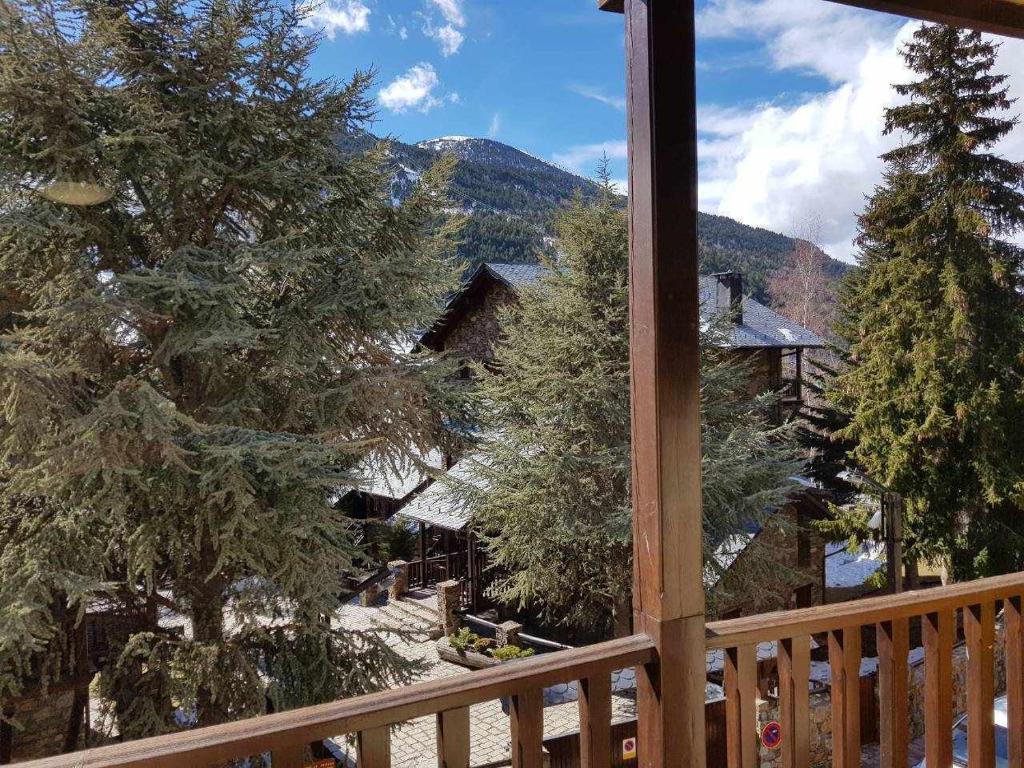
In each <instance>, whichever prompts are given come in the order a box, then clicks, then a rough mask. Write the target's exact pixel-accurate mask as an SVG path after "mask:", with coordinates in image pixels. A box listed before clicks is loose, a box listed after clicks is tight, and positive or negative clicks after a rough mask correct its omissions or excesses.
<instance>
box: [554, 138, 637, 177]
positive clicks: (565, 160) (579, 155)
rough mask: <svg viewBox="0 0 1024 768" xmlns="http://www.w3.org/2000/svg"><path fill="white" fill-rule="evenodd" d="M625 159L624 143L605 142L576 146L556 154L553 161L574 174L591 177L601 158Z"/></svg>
mask: <svg viewBox="0 0 1024 768" xmlns="http://www.w3.org/2000/svg"><path fill="white" fill-rule="evenodd" d="M604 157H607V158H608V159H609V160H625V159H626V142H625V141H605V142H601V143H598V144H577V145H575V146H572V147H569V149H567V150H566V151H564V152H556V153H555V155H554V158H553V159H554V161H555V162H556V163H558V164H559V165H564V166H565V167H566V168H568V169H569V170H572V171H575V172H576V173H582V174H586V175H588V176H590V175H593V173H594V170H595V169H596V168H597V166H598V164H599V163H600V162H601V160H602V158H604Z"/></svg>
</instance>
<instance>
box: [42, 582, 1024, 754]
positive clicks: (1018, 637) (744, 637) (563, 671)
mask: <svg viewBox="0 0 1024 768" xmlns="http://www.w3.org/2000/svg"><path fill="white" fill-rule="evenodd" d="M1022 596H1024V573H1019V574H1013V575H1010V576H1001V577H996V578H991V579H982V580H979V581H974V582H968V583H964V584H956V585H953V586H947V587H939V588H935V589H929V590H921V591H916V592H904V593H902V594H899V595H888V596H884V597H877V598H871V599H867V600H860V601H854V602H848V603H838V604H834V605H827V606H819V607H814V608H805V609H800V610H794V611H785V612H779V613H774V614H765V615H759V616H750V617H746V618H741V619H733V620H729V621H720V622H715V623H711V624H709V625H708V626H707V637H706V648H707V649H708V650H715V649H721V650H724V651H725V653H726V669H725V689H726V697H727V698H726V710H727V715H726V722H727V725H726V728H727V743H728V765H729V766H735V767H736V768H752V767H753V766H755V765H757V762H758V751H757V745H758V734H757V712H756V704H755V700H756V697H757V684H758V680H757V660H756V647H757V644H758V643H763V642H765V641H778V648H779V659H778V670H779V698H780V710H781V723H782V727H783V733H784V738H783V741H782V765H783V766H785V767H786V768H803V767H804V766H808V765H809V764H810V744H809V715H808V712H809V704H808V681H809V673H810V656H811V637H812V636H815V635H817V636H826V637H827V646H828V652H829V663H830V666H831V672H832V681H833V682H832V710H833V715H832V717H833V723H834V728H833V733H832V740H833V754H834V759H833V764H834V765H835V766H840V767H841V768H853V766H859V765H860V760H861V744H860V711H859V706H860V684H859V681H860V675H859V670H860V664H861V630H862V627H864V626H874V627H876V631H877V637H878V639H877V647H878V654H879V657H880V659H879V661H880V663H879V697H880V716H881V722H880V724H879V725H880V734H881V760H882V765H883V766H890V767H891V768H905V766H906V765H907V744H908V713H909V707H908V675H909V669H908V661H907V655H908V651H909V623H910V620H911V619H912V618H914V617H921V619H922V625H923V637H924V645H925V665H926V671H925V676H926V683H925V685H926V690H925V699H926V702H927V705H926V707H925V713H926V714H925V726H926V748H927V761H928V764H929V765H932V766H950V765H952V726H953V716H954V711H953V697H952V691H953V679H952V652H953V645H954V640H955V636H956V627H957V612H961V613H962V616H963V625H964V632H965V636H966V641H967V648H968V654H969V662H968V663H969V670H968V675H967V685H968V695H967V702H968V714H969V728H970V732H969V747H970V757H971V759H970V765H971V766H972V768H974V766H978V767H979V768H981V767H983V766H992V765H994V741H993V739H994V731H993V727H994V726H993V698H994V694H995V691H994V682H993V680H994V678H993V658H994V657H993V654H994V638H995V621H996V615H997V613H998V612H999V611H1000V610H1001V611H1002V616H1003V621H1004V624H1005V638H1006V659H1007V662H1006V665H1007V685H1008V690H1007V694H1008V697H1009V707H1008V726H1009V727H1008V731H1009V757H1010V761H1009V765H1010V766H1014V767H1015V768H1022V766H1024V666H1022V665H1024V624H1022V616H1021V597H1022ZM654 661H655V643H654V641H653V640H652V639H650V638H649V637H647V636H646V635H643V634H638V635H633V636H631V637H627V638H623V639H619V640H613V641H610V642H606V643H600V644H598V645H593V646H589V647H586V648H577V649H572V650H567V651H560V652H556V653H549V654H544V655H542V656H538V657H535V658H533V659H528V660H524V661H518V662H512V663H507V664H503V665H500V666H498V667H493V668H491V669H487V670H484V671H479V672H470V673H466V674H464V675H460V676H458V677H455V678H446V679H444V680H436V681H431V682H426V683H421V684H417V685H411V686H408V687H405V688H400V689H397V690H392V691H388V692H385V693H380V694H373V695H369V696H360V697H357V698H353V699H347V700H344V701H338V702H334V703H330V704H324V705H320V706H316V707H308V708H305V709H300V710H294V711H291V712H284V713H280V714H274V715H266V716H264V717H258V718H253V719H250V720H245V721H240V722H235V723H229V724H227V725H221V726H215V727H211V728H200V729H196V730H192V731H186V732H183V733H178V734H174V735H168V736H160V737H156V738H151V739H142V740H139V741H134V742H128V743H126V744H121V745H116V746H109V747H102V748H98V749H93V750H88V751H84V752H79V753H75V754H70V755H64V756H60V757H52V758H47V759H44V760H39V761H36V762H32V763H27V764H25V765H26V768H58V767H59V768H72V766H83V767H89V768H92V767H94V766H95V767H97V768H98V767H100V766H103V767H105V768H114V767H115V766H116V767H117V768H131V767H135V766H138V767H139V768H141V766H150V767H151V768H196V767H197V766H205V765H215V764H221V765H223V764H226V763H227V762H228V761H230V760H235V759H239V758H244V757H249V756H253V755H260V754H265V753H270V754H271V756H272V759H273V765H274V768H299V766H302V765H304V764H305V762H306V759H307V752H306V750H307V746H308V745H309V744H310V743H311V742H315V741H319V740H322V739H325V738H329V737H335V736H339V735H346V734H352V735H355V737H356V743H357V754H358V765H359V768H386V767H387V766H389V765H390V738H391V730H390V726H392V725H394V724H396V723H401V722H404V721H407V720H410V719H413V718H418V717H423V716H425V715H435V716H436V718H437V746H438V749H437V753H438V758H437V759H438V766H439V768H467V766H468V765H469V743H470V742H469V739H470V732H469V709H468V708H469V707H470V706H471V705H473V704H479V703H482V702H486V701H490V700H493V699H500V698H506V697H507V698H508V699H509V701H510V707H509V710H510V717H509V734H510V751H511V755H510V757H511V762H512V765H513V766H514V768H540V767H541V766H542V765H543V757H542V747H541V743H542V740H543V722H544V720H543V689H544V688H545V687H548V686H553V685H558V684H562V683H568V682H573V681H579V682H580V686H579V688H580V701H579V716H580V734H581V749H580V752H581V765H582V766H583V767H584V768H606V767H607V766H609V765H610V761H611V750H612V742H611V737H612V730H611V674H612V672H614V671H615V670H619V669H623V668H626V667H636V666H643V665H653V663H654ZM640 733H641V734H642V733H643V728H642V724H641V728H640Z"/></svg>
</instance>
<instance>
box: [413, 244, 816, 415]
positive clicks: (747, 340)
mask: <svg viewBox="0 0 1024 768" xmlns="http://www.w3.org/2000/svg"><path fill="white" fill-rule="evenodd" d="M544 272H545V268H544V267H543V266H542V265H540V264H507V263H494V262H491V263H485V264H481V265H480V266H479V267H478V268H477V269H476V270H475V271H474V272H473V274H472V276H471V277H470V278H469V280H468V281H467V282H466V284H465V285H464V287H463V288H462V290H460V291H459V292H458V293H457V294H455V296H453V297H452V299H451V300H450V301H449V302H448V305H447V307H446V309H445V312H444V315H443V316H442V317H441V319H440V320H439V321H438V322H437V323H436V324H435V325H434V327H433V328H431V329H430V330H429V331H427V332H426V333H425V334H424V335H423V336H422V338H421V339H420V343H421V344H422V345H423V346H424V347H426V348H428V349H431V350H434V351H435V352H444V353H447V354H449V355H451V356H453V357H454V358H456V359H458V360H460V361H462V362H463V363H465V364H467V365H468V364H470V363H482V364H485V365H486V364H489V363H491V362H492V361H493V357H494V348H495V345H496V343H497V341H498V338H499V336H500V333H501V329H500V313H501V310H502V309H504V308H506V307H509V306H510V305H514V304H515V302H516V301H517V300H518V296H519V293H520V292H521V291H522V290H523V289H524V288H526V287H529V286H533V285H537V284H538V283H539V282H540V280H541V278H542V277H543V276H544ZM700 299H701V320H702V322H704V323H712V322H715V323H721V324H722V327H723V332H724V335H725V339H724V342H723V344H724V345H725V346H726V347H728V348H729V349H731V350H733V351H734V353H735V354H736V355H737V356H738V357H740V358H742V359H744V360H746V361H747V362H748V364H749V366H750V372H751V376H750V390H751V393H752V394H754V393H760V392H765V391H773V392H779V393H780V394H781V397H780V404H779V416H780V418H781V417H783V416H785V415H787V414H790V413H794V412H795V411H797V410H798V409H799V407H800V406H801V405H802V403H803V387H802V378H803V358H804V355H805V353H806V352H807V351H808V350H814V349H821V348H824V347H825V346H826V342H825V340H824V339H822V338H821V337H820V336H818V335H817V334H815V333H813V332H812V331H810V330H808V329H807V328H804V327H803V326H801V325H799V324H798V323H795V322H793V321H792V320H790V319H789V318H786V317H783V316H782V315H780V314H779V313H778V312H775V311H774V310H773V309H771V308H769V307H766V306H765V305H764V304H762V303H760V302H759V301H757V300H755V299H753V298H751V297H749V296H745V295H744V292H743V275H742V274H740V273H738V272H723V273H718V274H714V275H708V276H707V277H703V278H701V281H700Z"/></svg>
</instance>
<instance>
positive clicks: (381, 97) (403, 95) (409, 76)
mask: <svg viewBox="0 0 1024 768" xmlns="http://www.w3.org/2000/svg"><path fill="white" fill-rule="evenodd" d="M440 83H441V81H440V80H439V79H438V77H437V72H436V71H435V70H434V67H433V65H431V64H430V63H428V62H421V63H420V64H416V65H415V66H413V67H412V68H410V69H409V71H408V72H406V73H405V74H404V75H399V76H398V77H396V78H395V79H394V80H392V81H391V82H390V83H388V84H387V85H386V86H384V87H383V88H381V90H380V93H378V94H377V100H378V101H379V102H380V104H381V106H382V107H384V108H385V109H390V110H391V111H392V112H406V111H407V110H409V109H417V110H419V111H420V112H429V111H430V110H431V109H433V108H434V107H436V106H438V105H440V104H441V101H442V99H440V98H438V96H437V95H436V94H435V93H434V91H435V89H436V88H437V87H438V86H439V85H440ZM446 98H447V99H448V100H450V101H458V94H450V95H449V96H447V97H446Z"/></svg>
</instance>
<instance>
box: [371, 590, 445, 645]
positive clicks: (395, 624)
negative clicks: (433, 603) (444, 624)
mask: <svg viewBox="0 0 1024 768" xmlns="http://www.w3.org/2000/svg"><path fill="white" fill-rule="evenodd" d="M380 622H381V624H383V625H385V626H388V627H391V628H394V629H398V630H402V631H404V632H408V633H411V634H412V636H413V638H414V639H416V640H428V639H430V638H429V636H430V633H431V632H432V631H434V630H436V629H437V614H435V613H433V612H432V611H430V610H428V609H426V608H424V607H422V606H420V605H417V604H416V603H410V602H406V601H405V600H400V599H399V600H387V599H386V598H385V602H383V603H382V604H381V606H380Z"/></svg>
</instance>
